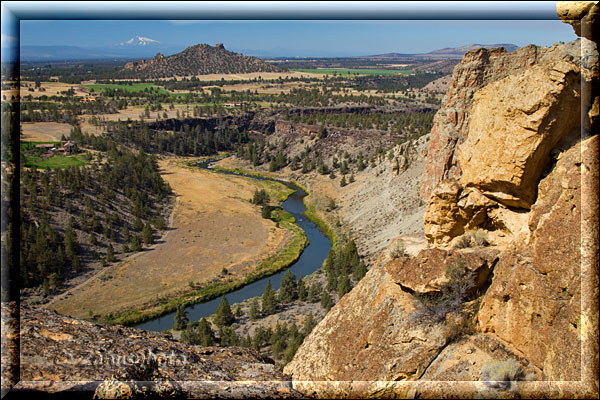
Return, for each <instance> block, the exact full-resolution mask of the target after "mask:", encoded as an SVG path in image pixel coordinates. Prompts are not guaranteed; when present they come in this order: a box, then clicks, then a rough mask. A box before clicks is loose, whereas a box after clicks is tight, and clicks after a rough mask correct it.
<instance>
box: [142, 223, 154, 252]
mask: <svg viewBox="0 0 600 400" xmlns="http://www.w3.org/2000/svg"><path fill="white" fill-rule="evenodd" d="M142 239H143V240H144V243H145V244H146V246H149V245H151V244H152V243H154V237H153V235H152V228H151V227H150V222H146V225H144V229H142Z"/></svg>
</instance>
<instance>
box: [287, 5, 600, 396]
mask: <svg viewBox="0 0 600 400" xmlns="http://www.w3.org/2000/svg"><path fill="white" fill-rule="evenodd" d="M560 7H561V5H559V7H558V9H559V15H560ZM594 7H595V8H594ZM583 10H584V11H583V12H581V13H579V14H577V17H573V13H571V14H568V13H567V15H568V16H569V18H571V20H573V19H574V20H577V21H582V20H583V19H584V18H588V19H591V18H590V17H589V16H588V14H586V12H587V13H590V12H592V13H594V12H595V13H597V5H596V6H594V5H592V6H589V3H588V5H586V6H585V7H583ZM569 18H565V19H569ZM583 25H585V23H584V24H583ZM579 29H580V31H582V32H583V31H585V30H586V29H587V28H585V27H580V28H579ZM576 32H577V28H576ZM584 39H586V38H585V37H584V38H583V39H579V40H576V41H574V42H571V43H567V44H562V43H559V44H556V45H554V46H552V47H550V48H539V47H535V46H528V47H526V48H523V49H520V50H517V51H516V52H514V53H513V54H507V53H506V52H505V51H504V50H502V49H500V50H498V49H496V50H483V49H481V50H474V51H472V52H469V53H467V54H466V55H465V57H464V58H463V61H462V62H461V63H460V64H459V65H458V66H457V67H456V69H455V71H454V75H453V77H452V83H451V86H450V89H449V90H448V93H447V94H446V97H445V100H444V103H443V105H442V108H441V110H440V112H438V114H437V115H436V118H435V121H434V127H433V130H432V133H431V142H430V146H429V153H428V160H427V166H426V168H425V173H424V175H423V185H422V186H421V195H422V196H423V198H424V199H427V200H428V204H427V209H426V212H425V218H424V220H425V221H424V225H425V226H424V231H425V236H426V238H427V241H428V244H429V246H428V248H425V249H420V250H419V249H413V250H410V249H407V250H408V251H406V252H405V254H404V255H401V254H397V252H394V251H392V249H393V248H394V247H393V245H392V246H390V248H389V249H388V250H387V251H384V252H383V253H381V255H380V256H379V258H378V260H377V262H376V263H375V265H374V267H373V268H371V270H369V272H368V273H367V275H366V276H365V278H363V280H361V281H360V282H359V284H358V285H357V286H356V287H355V288H354V289H353V290H352V291H351V292H350V293H349V294H347V295H346V296H344V297H343V298H342V299H341V300H340V302H339V303H338V304H336V305H335V306H334V308H333V309H332V310H331V311H330V313H329V314H328V315H327V316H326V317H325V319H324V320H322V321H321V322H320V323H319V325H318V326H317V327H316V328H315V329H314V330H313V332H312V333H311V335H309V336H308V337H307V339H306V340H305V342H304V343H303V345H302V346H301V347H300V349H299V350H298V352H297V353H296V356H295V357H294V359H293V360H292V362H291V363H290V364H288V365H287V366H286V368H285V369H284V372H285V373H286V374H289V375H292V379H293V385H294V388H295V389H297V390H299V391H300V392H301V393H303V394H305V395H307V396H315V397H440V396H443V397H455V396H462V397H467V398H480V397H494V398H517V397H539V396H543V397H548V396H550V397H569V396H577V397H585V398H593V397H597V396H598V375H597V374H598V331H597V324H598V269H597V266H598V178H599V174H598V169H599V165H598V147H599V141H598V135H597V132H596V131H595V130H594V129H593V127H594V126H595V123H596V122H595V118H596V117H595V115H596V114H594V113H595V111H594V104H595V103H596V102H597V100H595V99H596V97H594V93H597V92H596V91H595V90H596V89H594V88H595V85H597V79H596V78H595V75H594V72H593V71H594V68H596V69H597V67H594V65H593V64H590V63H589V60H591V59H593V57H592V56H590V57H587V58H586V56H585V55H582V54H581V53H582V52H583V53H585V54H587V53H586V52H587V51H588V50H586V48H585V43H584ZM586 40H587V39H586ZM590 71H591V72H590ZM399 240H403V238H402V237H401V238H399Z"/></svg>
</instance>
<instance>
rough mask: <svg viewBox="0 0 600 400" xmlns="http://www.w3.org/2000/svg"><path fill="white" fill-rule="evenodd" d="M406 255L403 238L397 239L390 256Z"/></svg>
mask: <svg viewBox="0 0 600 400" xmlns="http://www.w3.org/2000/svg"><path fill="white" fill-rule="evenodd" d="M405 255H406V247H405V246H404V242H403V241H402V240H396V242H394V244H393V245H392V248H391V249H390V257H392V258H400V257H404V256H405Z"/></svg>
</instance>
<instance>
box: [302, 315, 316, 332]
mask: <svg viewBox="0 0 600 400" xmlns="http://www.w3.org/2000/svg"><path fill="white" fill-rule="evenodd" d="M316 325H317V321H315V317H314V316H313V314H312V313H309V314H308V315H307V316H306V318H305V319H304V325H303V326H302V334H303V335H304V336H307V335H308V334H309V333H311V332H312V330H313V328H314V327H315V326H316Z"/></svg>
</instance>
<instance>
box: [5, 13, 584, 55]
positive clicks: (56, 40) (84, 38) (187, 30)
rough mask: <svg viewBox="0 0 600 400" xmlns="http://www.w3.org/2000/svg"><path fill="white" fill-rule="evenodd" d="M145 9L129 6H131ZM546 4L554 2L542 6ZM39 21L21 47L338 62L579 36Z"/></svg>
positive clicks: (357, 24)
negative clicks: (130, 43) (139, 45)
mask: <svg viewBox="0 0 600 400" xmlns="http://www.w3.org/2000/svg"><path fill="white" fill-rule="evenodd" d="M459 3H460V2H459ZM75 4H77V3H75ZM144 4H146V3H145V2H140V3H134V5H135V7H141V5H144ZM169 4H170V3H169ZM550 6H553V3H551V4H546V6H545V7H546V8H549V7H550ZM184 7H185V5H184ZM38 14H40V15H43V13H38ZM32 15H33V16H34V17H35V16H36V15H35V14H32ZM57 15H58V16H60V14H57ZM92 15H93V14H92ZM110 15H111V14H108V15H105V16H108V17H110ZM153 15H154V14H153ZM158 15H160V14H158ZM196 15H197V14H196ZM517 15H518V14H517ZM37 17H38V18H35V19H21V21H20V44H21V46H32V45H35V46H39V45H43V46H57V45H68V46H79V47H87V48H90V47H107V46H112V45H115V44H117V43H121V42H124V41H126V40H128V39H130V38H131V37H133V36H136V35H140V36H144V37H148V38H151V39H154V40H157V41H159V42H161V44H163V45H166V46H171V47H175V48H178V49H179V51H181V50H183V49H184V48H186V47H188V46H191V45H195V44H200V43H207V44H210V45H214V44H216V43H223V44H224V45H225V48H226V49H228V50H232V51H236V52H242V53H244V54H248V55H269V56H275V55H278V56H298V57H309V56H315V57H319V56H337V57H339V56H358V55H371V54H382V53H390V52H398V53H427V52H429V51H432V50H437V49H441V48H445V47H460V46H463V45H467V44H473V43H477V44H499V43H510V44H516V45H518V46H525V45H528V44H536V45H541V46H550V45H552V44H553V43H556V42H558V41H562V42H568V41H571V40H575V39H576V38H577V37H576V36H575V34H574V33H573V29H572V28H571V27H570V26H569V25H567V24H565V23H563V22H561V21H560V20H559V19H558V18H556V17H555V18H553V19H546V20H514V19H513V20H510V19H509V20H434V21H428V20H396V21H389V20H370V21H368V20H365V21H360V20H358V21H357V20H284V21H282V20H245V21H244V20H175V19H172V20H110V19H108V20H77V19H69V20H60V19H57V20H41V19H39V15H38V16H37ZM52 18H56V16H52ZM3 19H4V18H3ZM14 40H15V37H14V34H13V35H12V36H11V33H10V32H8V31H6V30H5V29H4V22H3V30H2V42H3V44H5V43H6V42H9V41H14Z"/></svg>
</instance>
